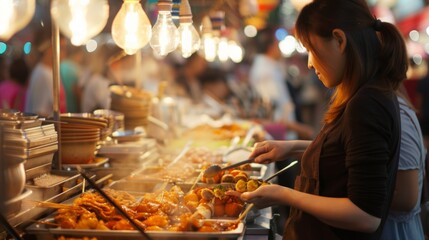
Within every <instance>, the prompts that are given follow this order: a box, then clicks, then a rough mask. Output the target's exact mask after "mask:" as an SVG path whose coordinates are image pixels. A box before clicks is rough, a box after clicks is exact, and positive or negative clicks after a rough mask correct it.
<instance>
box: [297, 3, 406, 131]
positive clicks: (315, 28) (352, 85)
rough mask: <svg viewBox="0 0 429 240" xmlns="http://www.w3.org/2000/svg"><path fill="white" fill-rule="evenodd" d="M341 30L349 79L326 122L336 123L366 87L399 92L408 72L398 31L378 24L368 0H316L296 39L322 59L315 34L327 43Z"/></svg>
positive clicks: (300, 21)
mask: <svg viewBox="0 0 429 240" xmlns="http://www.w3.org/2000/svg"><path fill="white" fill-rule="evenodd" d="M334 29H341V30H342V31H344V33H345V35H346V38H347V45H346V49H345V54H346V61H347V62H346V65H345V68H346V69H345V75H344V77H343V80H342V82H341V84H340V85H338V86H337V88H336V90H335V93H334V94H333V96H332V100H331V106H330V108H329V110H328V112H327V113H326V116H325V122H328V123H329V122H332V121H333V120H334V119H336V117H337V116H338V115H339V114H340V113H341V112H342V111H343V110H344V108H345V106H346V104H347V103H348V101H349V100H350V99H351V98H352V96H353V95H354V94H355V93H356V92H357V91H358V90H359V89H360V88H361V87H362V86H363V85H366V84H372V83H376V86H377V87H382V88H383V89H386V90H389V91H390V90H396V89H397V88H398V86H399V84H400V83H401V82H402V81H403V80H404V79H406V72H407V69H408V60H407V52H406V47H405V42H404V40H403V38H402V35H401V33H400V32H399V31H398V30H397V28H396V27H395V26H394V25H392V24H390V23H387V22H381V21H380V20H377V19H376V18H375V17H374V16H373V15H372V14H371V12H370V10H369V8H368V5H367V3H366V1H364V0H341V1H332V0H314V1H313V2H312V3H310V4H308V5H306V6H305V7H304V8H303V9H302V11H301V13H300V15H299V16H298V19H297V22H296V36H297V38H298V39H299V40H300V41H301V42H302V43H303V44H304V45H305V46H306V47H308V50H309V51H311V52H312V53H313V54H314V57H315V58H316V59H317V58H318V56H317V55H318V51H317V49H315V48H314V46H313V45H312V43H311V41H310V35H311V34H313V35H314V34H315V35H317V36H319V37H322V38H325V39H331V38H332V37H333V33H332V31H333V30H334Z"/></svg>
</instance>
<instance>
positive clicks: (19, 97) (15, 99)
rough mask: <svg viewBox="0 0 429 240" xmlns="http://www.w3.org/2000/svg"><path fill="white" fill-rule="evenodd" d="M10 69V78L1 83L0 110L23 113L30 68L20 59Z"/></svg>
mask: <svg viewBox="0 0 429 240" xmlns="http://www.w3.org/2000/svg"><path fill="white" fill-rule="evenodd" d="M8 69H9V78H6V79H5V80H3V81H2V82H0V93H1V94H0V108H4V109H16V110H19V111H21V112H23V111H24V106H25V94H26V91H27V82H28V78H29V76H30V68H29V66H28V65H27V62H26V61H25V59H24V58H22V57H18V58H14V59H13V60H12V63H11V64H10V66H9V68H8Z"/></svg>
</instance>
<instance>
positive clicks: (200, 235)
mask: <svg viewBox="0 0 429 240" xmlns="http://www.w3.org/2000/svg"><path fill="white" fill-rule="evenodd" d="M41 221H44V222H53V221H54V219H53V218H52V217H48V218H44V219H42V220H41ZM244 230H245V226H244V223H243V222H240V223H239V224H238V226H237V228H236V229H234V230H232V231H223V232H173V231H146V233H147V234H148V235H149V237H151V238H152V239H156V240H158V239H237V238H239V237H240V236H242V235H243V234H244ZM26 232H27V233H29V234H34V235H36V236H37V239H40V240H50V239H57V237H58V236H70V237H83V236H85V237H96V238H97V240H135V239H144V238H143V237H142V236H141V234H140V233H139V232H138V231H133V230H106V231H103V230H93V229H91V230H90V229H62V228H56V227H50V226H48V225H47V224H40V223H34V224H32V225H30V226H29V227H28V228H26Z"/></svg>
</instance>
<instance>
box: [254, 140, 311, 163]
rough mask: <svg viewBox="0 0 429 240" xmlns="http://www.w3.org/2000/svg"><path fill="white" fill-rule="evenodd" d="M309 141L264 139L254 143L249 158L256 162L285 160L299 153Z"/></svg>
mask: <svg viewBox="0 0 429 240" xmlns="http://www.w3.org/2000/svg"><path fill="white" fill-rule="evenodd" d="M310 143H311V141H302V140H294V141H264V142H260V143H257V144H255V147H254V150H253V152H252V153H251V154H250V156H249V157H250V158H254V159H255V162H257V163H271V162H275V161H281V160H285V159H286V158H288V157H291V156H297V155H301V154H302V153H303V152H304V151H305V149H306V148H307V147H308V145H310Z"/></svg>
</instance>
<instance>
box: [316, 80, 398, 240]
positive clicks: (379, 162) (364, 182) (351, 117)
mask: <svg viewBox="0 0 429 240" xmlns="http://www.w3.org/2000/svg"><path fill="white" fill-rule="evenodd" d="M394 98H395V96H394V94H392V93H383V92H382V91H380V90H377V89H375V88H364V89H361V90H360V91H359V92H358V93H357V94H356V95H355V96H354V97H353V98H352V99H351V100H350V102H349V103H348V105H347V107H346V109H345V110H344V113H343V114H342V116H341V117H340V118H339V119H338V120H337V121H336V122H335V123H334V124H335V127H333V128H331V127H330V128H327V129H330V130H329V132H328V133H327V134H328V135H327V137H326V140H325V142H324V143H323V147H322V151H321V154H320V163H319V164H320V166H319V168H320V195H321V196H328V197H348V198H349V199H350V200H351V201H352V202H353V203H354V204H356V205H357V206H358V207H359V208H361V209H362V210H364V211H365V212H367V213H369V214H371V215H373V216H376V217H379V218H381V217H382V215H383V214H384V212H385V211H386V208H387V206H388V202H387V201H386V199H388V198H389V196H388V195H389V194H388V193H389V191H390V190H392V187H393V186H388V183H387V182H388V181H387V179H388V175H389V171H388V169H389V166H391V164H392V162H393V160H392V159H393V158H394V156H395V153H396V148H397V146H398V142H399V140H400V121H399V119H398V116H399V113H398V112H397V108H396V106H395V101H394ZM390 185H392V184H390ZM393 185H394V184H393ZM332 230H333V231H334V232H336V234H338V235H339V236H343V237H344V236H347V235H349V234H350V233H351V232H350V231H345V230H340V229H335V228H332ZM354 234H356V233H354ZM357 235H359V234H357ZM363 235H366V234H363ZM354 236H355V237H357V236H356V235H354ZM344 239H347V238H344ZM357 239H359V237H357ZM361 239H365V238H364V236H362V238H361Z"/></svg>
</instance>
